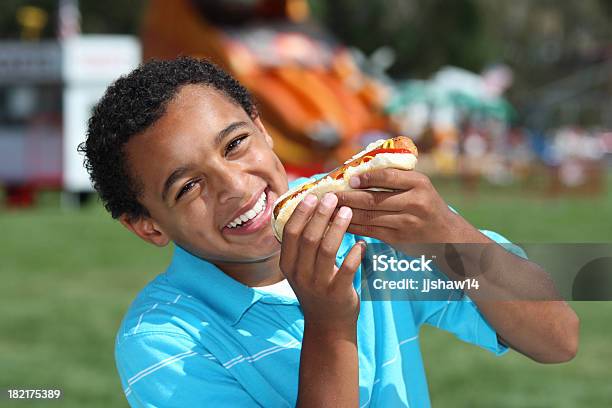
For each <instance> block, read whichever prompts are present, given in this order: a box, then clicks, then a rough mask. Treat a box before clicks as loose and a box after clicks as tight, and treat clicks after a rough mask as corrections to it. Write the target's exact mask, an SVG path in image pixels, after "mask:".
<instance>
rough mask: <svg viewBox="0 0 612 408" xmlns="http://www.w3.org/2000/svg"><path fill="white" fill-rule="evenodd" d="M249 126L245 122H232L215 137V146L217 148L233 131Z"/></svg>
mask: <svg viewBox="0 0 612 408" xmlns="http://www.w3.org/2000/svg"><path fill="white" fill-rule="evenodd" d="M248 125H249V124H248V123H246V122H234V123H232V124H231V125H229V126H228V127H226V128H225V129H223V130H222V131H220V132H219V133H218V134H217V136H216V137H215V144H216V145H217V146H218V145H220V144H221V142H222V141H223V139H225V138H226V137H227V136H228V135H229V134H230V133H232V132H233V131H234V130H236V129H238V128H241V127H243V126H248Z"/></svg>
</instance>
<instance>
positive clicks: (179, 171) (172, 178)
mask: <svg viewBox="0 0 612 408" xmlns="http://www.w3.org/2000/svg"><path fill="white" fill-rule="evenodd" d="M244 126H248V123H247V122H244V121H242V122H234V123H232V124H230V125H229V126H227V127H226V128H225V129H223V130H221V131H220V132H219V133H217V135H216V136H215V145H216V146H218V145H220V144H221V142H223V139H225V138H226V137H227V136H229V135H230V134H231V133H232V132H233V131H235V130H236V129H239V128H241V127H244ZM192 168H193V167H192V166H191V165H189V166H181V167H178V168H176V169H175V170H174V171H173V172H172V173H171V174H170V175H169V176H168V178H167V179H166V181H164V187H163V189H162V195H161V196H162V200H164V201H166V197H167V196H168V191H169V190H170V187H172V185H173V184H174V183H176V181H177V180H179V179H180V178H181V177H183V175H185V173H188V172H189V171H191V169H192Z"/></svg>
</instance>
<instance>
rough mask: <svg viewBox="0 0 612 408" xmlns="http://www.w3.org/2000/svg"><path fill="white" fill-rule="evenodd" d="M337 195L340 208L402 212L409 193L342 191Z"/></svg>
mask: <svg viewBox="0 0 612 408" xmlns="http://www.w3.org/2000/svg"><path fill="white" fill-rule="evenodd" d="M335 194H336V196H337V197H338V205H339V206H343V205H344V206H347V207H351V208H352V209H353V210H355V209H362V210H381V211H402V210H403V209H404V208H405V202H406V195H407V194H408V192H406V191H398V192H393V193H389V192H380V191H342V192H338V193H335Z"/></svg>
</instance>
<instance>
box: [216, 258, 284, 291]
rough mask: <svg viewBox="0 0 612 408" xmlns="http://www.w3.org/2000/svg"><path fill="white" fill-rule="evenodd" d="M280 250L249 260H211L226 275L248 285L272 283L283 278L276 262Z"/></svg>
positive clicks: (255, 285)
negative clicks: (270, 254) (263, 257)
mask: <svg viewBox="0 0 612 408" xmlns="http://www.w3.org/2000/svg"><path fill="white" fill-rule="evenodd" d="M279 260H280V251H279V252H278V253H276V254H274V255H272V256H271V257H269V258H265V259H261V260H257V261H249V262H213V263H214V264H215V265H216V266H217V267H218V268H219V269H221V270H222V271H223V272H224V273H225V274H226V275H228V276H229V277H231V278H233V279H235V280H237V281H238V282H240V283H242V284H243V285H246V286H249V287H259V286H267V285H273V284H275V283H278V282H280V281H282V280H283V279H285V276H284V275H283V273H282V271H281V269H280V266H279V265H278V262H279Z"/></svg>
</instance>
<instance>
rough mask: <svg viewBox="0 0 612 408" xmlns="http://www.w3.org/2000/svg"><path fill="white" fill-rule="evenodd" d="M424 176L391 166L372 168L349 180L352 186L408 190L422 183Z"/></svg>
mask: <svg viewBox="0 0 612 408" xmlns="http://www.w3.org/2000/svg"><path fill="white" fill-rule="evenodd" d="M424 178H426V176H425V175H424V174H422V173H419V172H418V171H414V170H398V169H392V168H386V169H377V170H372V171H369V172H367V173H364V174H361V175H359V176H353V177H351V178H350V180H349V184H350V186H351V187H352V188H360V189H362V188H371V187H379V188H390V189H392V190H410V189H412V188H414V187H416V186H418V185H419V184H420V183H422V182H423V181H424V180H423V179H424Z"/></svg>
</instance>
